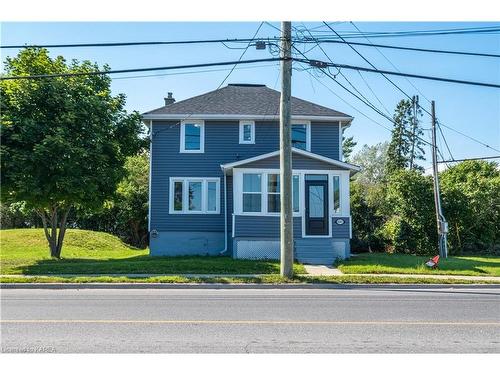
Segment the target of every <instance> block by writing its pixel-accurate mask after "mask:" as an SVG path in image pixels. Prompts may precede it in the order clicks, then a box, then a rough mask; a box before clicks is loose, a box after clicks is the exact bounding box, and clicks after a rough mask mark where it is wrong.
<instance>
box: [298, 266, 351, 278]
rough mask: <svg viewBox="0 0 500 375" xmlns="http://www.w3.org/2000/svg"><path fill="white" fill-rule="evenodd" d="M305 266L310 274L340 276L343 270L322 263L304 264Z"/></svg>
mask: <svg viewBox="0 0 500 375" xmlns="http://www.w3.org/2000/svg"><path fill="white" fill-rule="evenodd" d="M304 268H305V269H306V272H307V274H308V275H309V276H340V275H343V273H342V271H341V270H339V269H338V268H334V267H330V266H322V265H311V264H304Z"/></svg>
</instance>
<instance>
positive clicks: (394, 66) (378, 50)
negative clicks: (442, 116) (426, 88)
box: [351, 21, 431, 116]
mask: <svg viewBox="0 0 500 375" xmlns="http://www.w3.org/2000/svg"><path fill="white" fill-rule="evenodd" d="M351 25H352V26H354V28H355V29H356V30H357V31H358V32H360V33H361V34H363V32H362V31H361V30H360V28H359V27H358V26H356V24H355V23H354V22H352V21H351ZM364 38H365V39H366V40H367V41H368V43H370V44H371V45H373V43H372V41H371V40H370V39H369V38H368V37H366V36H365V37H364ZM375 49H376V50H377V52H378V53H380V54H381V55H382V57H383V58H384V59H385V60H386V61H387V62H388V63H389V64H390V65H391V66H392V67H393V68H394V69H395V70H396V71H398V72H400V73H401V71H400V70H399V69H398V68H397V67H396V65H394V64H393V63H392V61H391V60H390V59H389V58H388V57H387V56H386V55H385V54H384V53H383V52H382V51H381V50H380V49H379V48H378V47H375ZM404 78H405V80H406V81H407V82H408V83H409V84H410V85H411V86H412V87H413V88H414V89H415V90H416V91H417V92H418V93H419V94H420V95H422V96H423V97H424V98H425V99H426V100H427V101H428V102H429V104H430V103H431V101H430V99H429V98H427V97H426V96H425V95H424V93H422V91H420V90H419V89H418V87H417V86H415V85H414V84H413V82H412V81H410V80H409V79H408V78H407V77H404ZM424 111H426V112H427V113H428V114H429V116H430V115H431V114H430V113H429V112H428V111H427V110H426V109H425V108H424Z"/></svg>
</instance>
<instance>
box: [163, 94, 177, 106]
mask: <svg viewBox="0 0 500 375" xmlns="http://www.w3.org/2000/svg"><path fill="white" fill-rule="evenodd" d="M163 100H165V105H170V104H174V103H175V99H174V97H173V96H172V93H171V92H168V93H167V97H166V98H163Z"/></svg>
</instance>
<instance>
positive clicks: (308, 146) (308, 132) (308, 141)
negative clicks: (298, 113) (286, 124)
mask: <svg viewBox="0 0 500 375" xmlns="http://www.w3.org/2000/svg"><path fill="white" fill-rule="evenodd" d="M292 125H305V126H306V151H309V152H311V121H308V120H292ZM298 150H301V149H298Z"/></svg>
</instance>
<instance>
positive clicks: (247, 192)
mask: <svg viewBox="0 0 500 375" xmlns="http://www.w3.org/2000/svg"><path fill="white" fill-rule="evenodd" d="M261 211H262V174H260V173H243V212H261Z"/></svg>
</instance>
